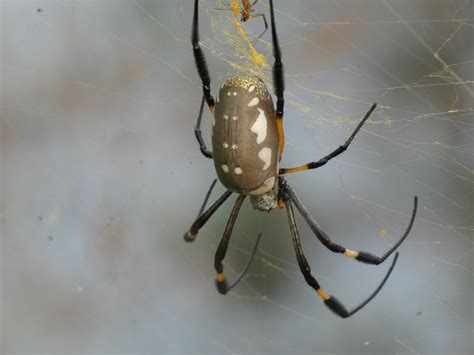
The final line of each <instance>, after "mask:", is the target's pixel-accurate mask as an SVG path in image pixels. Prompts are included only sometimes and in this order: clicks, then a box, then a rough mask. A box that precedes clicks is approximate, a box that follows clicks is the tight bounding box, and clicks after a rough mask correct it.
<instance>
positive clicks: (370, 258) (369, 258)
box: [284, 183, 418, 265]
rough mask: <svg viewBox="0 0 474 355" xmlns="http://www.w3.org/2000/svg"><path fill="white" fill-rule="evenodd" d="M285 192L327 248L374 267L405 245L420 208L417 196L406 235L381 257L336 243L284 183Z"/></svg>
mask: <svg viewBox="0 0 474 355" xmlns="http://www.w3.org/2000/svg"><path fill="white" fill-rule="evenodd" d="M284 190H285V191H286V192H287V195H288V197H289V198H290V200H291V201H292V202H294V204H295V206H296V208H297V210H298V211H299V212H300V214H301V215H302V216H303V218H304V220H305V221H306V223H308V225H309V227H310V228H311V230H312V231H313V233H314V234H315V235H316V237H317V238H318V239H319V241H320V242H321V243H322V244H323V245H324V246H325V247H326V248H328V249H329V250H330V251H332V252H333V253H340V254H343V255H345V256H348V257H351V258H354V259H355V260H357V261H360V262H361V263H365V264H372V265H379V264H381V263H383V262H384V261H385V260H386V259H387V258H388V257H389V256H390V255H391V254H392V253H393V252H394V251H395V250H396V249H397V248H398V247H399V246H400V245H401V244H402V243H403V241H404V240H405V239H406V237H407V236H408V234H409V233H410V230H411V228H412V226H413V223H414V221H415V216H416V211H417V207H418V197H417V196H415V198H414V205H413V211H412V214H411V219H410V223H409V224H408V227H407V229H406V230H405V233H403V235H402V236H401V237H400V239H399V240H398V241H397V242H396V243H395V244H394V245H393V246H392V247H391V248H390V249H389V250H388V251H387V252H386V253H385V254H384V255H383V256H381V257H380V256H377V255H374V254H372V253H368V252H366V251H355V250H351V249H347V248H345V247H343V246H341V245H339V244H337V243H334V242H333V241H332V240H331V239H330V238H329V237H328V235H327V234H326V233H325V232H324V231H323V230H322V229H321V228H320V227H319V226H318V224H317V223H316V221H315V220H314V218H313V217H312V216H311V214H310V213H309V212H308V210H307V209H306V207H305V206H304V205H303V203H302V202H301V200H300V199H299V197H298V196H297V195H296V193H295V192H294V190H293V189H292V188H291V187H290V186H289V185H288V184H287V183H284Z"/></svg>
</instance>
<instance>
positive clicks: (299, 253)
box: [285, 198, 398, 318]
mask: <svg viewBox="0 0 474 355" xmlns="http://www.w3.org/2000/svg"><path fill="white" fill-rule="evenodd" d="M285 205H286V210H287V213H288V222H289V224H290V229H291V236H292V238H293V246H294V248H295V252H296V259H297V261H298V265H299V267H300V270H301V272H302V274H303V276H304V279H305V280H306V282H307V283H308V285H310V286H311V287H312V288H313V289H314V290H315V291H316V293H317V294H318V296H319V297H320V298H321V299H322V300H323V302H324V304H325V305H326V306H327V307H328V308H329V309H330V310H331V311H332V312H334V313H335V314H337V315H338V316H340V317H341V318H348V317H350V316H352V315H354V314H355V313H356V312H358V311H359V310H360V309H362V308H363V307H364V306H365V305H366V304H367V303H369V302H370V301H371V300H372V299H373V298H374V297H375V296H376V295H377V294H378V293H379V292H380V290H381V289H382V287H383V286H384V284H385V282H386V281H387V280H388V278H389V276H390V274H391V272H392V270H393V268H394V266H395V263H396V261H397V258H398V253H396V254H395V257H394V258H393V262H392V265H391V266H390V268H389V270H388V272H387V273H386V275H385V277H384V278H383V280H382V282H381V283H380V284H379V286H378V287H377V288H376V289H375V291H373V292H372V294H371V295H370V296H369V297H368V298H367V299H366V300H365V301H364V302H362V303H361V304H360V305H359V306H357V307H355V308H354V309H352V310H351V311H348V310H347V308H346V307H345V306H344V304H343V303H342V302H340V301H339V300H338V299H337V298H335V297H334V296H332V295H330V294H328V293H327V292H326V291H325V290H324V289H323V288H321V286H320V285H319V283H318V281H317V280H316V279H315V278H314V277H313V275H311V268H310V266H309V264H308V262H307V260H306V257H305V255H304V251H303V246H302V244H301V240H300V236H299V232H298V227H297V226H296V220H295V215H294V211H293V206H292V202H291V200H290V199H288V198H285Z"/></svg>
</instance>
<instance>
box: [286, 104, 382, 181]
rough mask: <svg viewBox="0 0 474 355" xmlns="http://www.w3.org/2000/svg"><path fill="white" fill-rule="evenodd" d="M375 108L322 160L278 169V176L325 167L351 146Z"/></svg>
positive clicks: (373, 106) (374, 106)
mask: <svg viewBox="0 0 474 355" xmlns="http://www.w3.org/2000/svg"><path fill="white" fill-rule="evenodd" d="M376 107H377V104H376V103H375V104H373V105H372V107H371V108H370V110H369V111H368V112H367V113H366V114H365V116H364V118H363V119H362V121H360V123H359V125H358V126H357V127H356V129H355V130H354V132H352V134H351V136H350V137H349V139H348V140H347V141H346V143H344V144H343V145H340V146H339V147H338V148H337V149H336V150H334V151H333V152H332V153H330V154H328V155H326V156H325V157H324V158H321V159H319V160H318V161H313V162H311V163H308V164H304V165H300V166H297V167H294V168H282V169H280V175H281V174H288V173H296V172H298V171H305V170H311V169H316V168H319V167H321V166H323V165H326V164H327V162H328V161H330V160H331V159H332V158H335V157H337V156H338V155H340V154H342V153H344V152H345V151H346V150H347V147H349V144H351V142H352V140H353V139H354V137H355V136H356V134H357V133H358V132H359V130H360V129H361V128H362V126H363V125H364V123H365V121H367V119H368V118H369V116H370V115H371V114H372V112H374V110H375V108H376Z"/></svg>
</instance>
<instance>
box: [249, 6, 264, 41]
mask: <svg viewBox="0 0 474 355" xmlns="http://www.w3.org/2000/svg"><path fill="white" fill-rule="evenodd" d="M252 6H253V5H252ZM259 16H260V17H262V18H263V23H264V24H265V29H264V30H263V32H262V33H261V34H260V36H258V37H257V38H256V39H254V40H253V41H252V43H254V44H255V43H256V42H257V41H258V40H259V39H260V38H262V36H263V35H264V34H265V32H267V30H268V23H267V18H266V17H265V14H263V13H261V12H259V13H256V14H254V15H250V16H249V20H251V19H253V18H256V17H259Z"/></svg>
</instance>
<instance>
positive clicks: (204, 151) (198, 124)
mask: <svg viewBox="0 0 474 355" xmlns="http://www.w3.org/2000/svg"><path fill="white" fill-rule="evenodd" d="M205 99H206V97H205V95H204V94H203V95H202V100H201V107H200V108H199V116H198V118H197V122H196V126H195V127H194V135H195V136H196V139H197V141H198V143H199V149H200V150H201V153H202V155H204V156H205V157H206V158H209V159H212V152H210V151H209V150H207V146H206V142H204V139H203V138H202V133H201V119H202V112H203V110H204V101H205Z"/></svg>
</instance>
